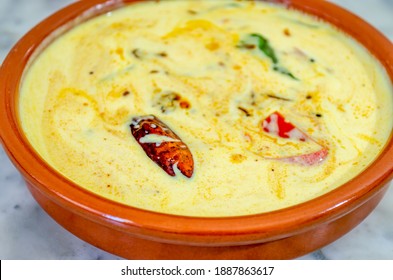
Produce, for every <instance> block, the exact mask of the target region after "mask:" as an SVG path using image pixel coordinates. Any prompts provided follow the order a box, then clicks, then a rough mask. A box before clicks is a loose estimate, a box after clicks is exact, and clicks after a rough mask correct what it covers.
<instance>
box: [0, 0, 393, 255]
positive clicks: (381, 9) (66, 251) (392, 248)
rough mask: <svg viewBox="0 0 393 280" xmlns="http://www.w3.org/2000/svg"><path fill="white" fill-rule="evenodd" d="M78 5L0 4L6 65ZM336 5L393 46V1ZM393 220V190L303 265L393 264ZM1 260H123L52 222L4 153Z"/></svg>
mask: <svg viewBox="0 0 393 280" xmlns="http://www.w3.org/2000/svg"><path fill="white" fill-rule="evenodd" d="M72 2H73V1H72V0H34V1H31V0H0V63H1V62H2V61H3V59H4V58H5V56H6V54H7V53H8V51H9V50H10V48H11V47H12V46H13V45H14V44H15V43H16V41H17V40H18V39H19V38H20V37H21V36H22V35H23V34H24V33H26V32H27V31H28V30H29V29H30V28H31V27H33V26H34V25H35V24H37V23H38V22H39V21H40V20H42V19H43V18H44V17H46V16H47V15H49V14H50V13H52V12H54V11H56V10H58V9H60V8H61V7H63V6H65V5H68V4H70V3H72ZM331 2H335V3H337V4H339V5H341V6H343V7H347V9H349V10H351V11H353V12H354V13H356V14H358V15H360V16H361V17H363V18H364V19H366V20H367V21H368V22H370V23H371V24H373V25H374V26H375V27H376V28H378V29H379V30H380V31H381V32H383V33H384V34H385V35H386V36H387V37H389V38H390V39H391V40H393V0H332V1H331ZM0 121H2V120H0ZM392 160H393V159H392ZM392 186H393V185H392ZM392 217H393V188H392V187H391V188H390V190H389V191H388V193H387V195H386V196H385V197H384V199H383V201H382V202H381V203H380V204H379V206H378V207H377V208H376V209H375V211H374V212H373V213H372V214H370V216H369V217H367V219H366V220H365V221H364V222H362V223H361V224H360V225H359V226H358V227H356V228H355V229H354V230H352V231H351V232H350V233H348V234H347V235H345V236H344V237H342V238H340V239H339V240H337V241H336V242H334V243H332V244H330V245H328V246H326V247H324V248H322V249H321V250H318V251H316V252H313V253H311V254H308V255H306V256H304V257H301V258H300V259H303V260H325V259H355V260H356V259H393V222H392ZM0 259H119V258H118V257H116V256H113V255H111V254H108V253H106V252H104V251H102V250H100V249H97V248H95V247H93V246H91V245H90V244H87V243H86V242H84V241H82V240H80V239H78V238H77V237H75V236H74V235H72V234H71V233H69V232H68V231H66V230H65V229H63V228H62V227H61V226H59V225H58V224H57V223H56V222H55V221H54V220H53V219H52V218H50V217H49V216H48V215H47V214H46V213H45V212H44V211H43V210H42V209H41V208H40V207H39V206H38V204H37V203H36V202H35V200H34V199H33V198H32V196H31V195H30V193H29V192H28V190H27V188H26V187H25V185H24V183H23V180H22V178H21V177H20V175H19V174H18V172H17V171H16V169H15V168H14V166H13V165H12V164H11V162H10V161H9V159H8V158H7V156H6V155H5V153H4V150H3V148H2V147H0Z"/></svg>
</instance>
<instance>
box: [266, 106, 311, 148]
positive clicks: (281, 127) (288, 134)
mask: <svg viewBox="0 0 393 280" xmlns="http://www.w3.org/2000/svg"><path fill="white" fill-rule="evenodd" d="M262 127H263V130H264V131H265V132H268V133H270V134H274V135H276V136H279V137H281V138H290V139H294V140H300V141H306V140H307V138H308V136H307V135H306V134H304V133H303V132H302V131H301V130H300V129H298V128H296V126H294V125H293V124H292V123H290V122H287V121H286V120H285V118H284V117H283V116H282V115H281V114H280V113H279V112H274V113H272V114H271V115H269V116H268V117H267V118H266V119H265V120H264V121H263V123H262Z"/></svg>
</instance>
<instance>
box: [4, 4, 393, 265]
mask: <svg viewBox="0 0 393 280" xmlns="http://www.w3.org/2000/svg"><path fill="white" fill-rule="evenodd" d="M124 2H133V1H131V0H129V1H125V0H123V1H121V0H107V1H106V0H92V1H78V2H75V3H74V4H72V5H70V6H68V7H66V8H65V9H63V10H61V11H59V12H57V13H55V14H54V15H52V16H50V17H49V18H47V19H45V20H44V21H43V22H41V23H40V24H38V25H37V26H36V27H34V28H33V29H32V30H31V31H30V32H29V33H27V34H26V35H25V36H24V37H23V38H22V39H21V40H20V41H19V42H18V43H17V44H16V45H15V47H14V48H13V49H12V50H11V52H10V54H9V55H8V57H7V58H6V59H5V61H4V63H3V65H2V68H1V70H0V119H1V122H0V133H1V141H2V144H3V146H4V148H5V150H6V152H7V154H8V156H9V157H10V159H11V160H12V162H13V163H14V164H15V166H16V167H17V169H18V170H19V171H20V173H21V174H22V176H23V178H24V179H25V181H26V184H27V186H28V188H29V190H30V192H31V193H32V195H33V196H34V198H35V199H36V200H37V202H38V203H39V204H40V205H41V206H42V208H43V209H45V211H46V212H48V213H49V215H50V216H52V217H53V219H55V220H56V221H57V222H58V223H59V224H61V225H62V226H63V227H65V228H66V229H67V230H69V231H70V232H72V233H73V234H75V235H76V236H78V237H80V238H81V239H83V240H85V241H87V242H89V243H91V244H93V245H95V246H97V247H99V248H102V249H104V250H106V251H109V252H111V253H113V254H116V255H119V256H122V257H124V258H130V259H174V258H176V259H291V258H295V257H299V256H301V255H304V254H307V253H309V252H312V251H314V250H316V249H318V248H320V247H322V246H325V245H327V244H329V243H331V242H333V241H334V240H336V239H338V238H339V237H340V236H342V235H344V234H345V233H347V232H348V231H350V230H351V229H352V228H354V227H355V226H356V225H358V224H359V223H360V222H361V221H362V220H363V219H364V218H365V217H366V216H367V215H368V214H369V213H370V212H371V211H372V210H373V209H374V208H375V207H376V205H377V204H378V203H379V201H380V200H381V199H382V197H383V195H384V193H385V192H386V190H387V188H388V183H389V181H390V180H391V179H392V176H393V160H392V158H393V140H392V137H391V138H390V142H389V143H388V144H387V145H386V147H385V148H384V150H383V152H382V153H381V154H380V156H379V157H378V158H377V159H376V160H375V162H374V163H373V164H372V165H370V166H369V167H368V168H367V169H366V170H365V171H364V172H362V173H361V174H360V175H358V176H357V177H356V178H354V179H353V180H351V181H350V182H348V183H346V184H344V185H342V186H340V187H339V188H337V189H335V190H334V191H331V192H329V193H327V194H325V195H323V196H320V197H318V198H316V199H313V200H310V201H308V202H305V203H302V204H299V205H296V206H293V207H290V208H286V209H282V210H278V211H274V212H269V213H264V214H258V215H250V216H239V217H231V218H191V217H183V216H175V215H166V214H161V213H155V212H149V211H144V210H141V209H137V208H133V207H129V206H125V205H122V204H119V203H116V202H113V201H110V200H107V199H104V198H102V197H99V196H97V195H95V194H93V193H91V192H89V191H86V190H84V189H83V188H81V187H79V186H77V185H75V184H73V183H72V182H70V181H69V180H67V179H66V178H64V177H63V176H61V175H60V174H58V173H57V172H55V171H54V170H53V169H52V168H51V166H48V164H47V163H46V162H45V161H43V160H42V159H41V158H40V157H39V156H38V155H37V153H36V152H35V151H34V149H33V148H32V146H30V144H29V142H28V141H27V139H26V138H25V136H24V135H23V132H22V130H21V127H20V124H19V119H18V110H17V103H18V91H19V85H20V82H21V78H22V76H23V72H24V70H25V69H26V67H28V62H29V61H31V60H32V59H33V58H32V57H34V55H35V54H37V53H39V52H40V50H41V49H42V48H43V47H44V46H45V45H47V44H48V43H50V42H51V40H53V39H54V38H55V37H56V36H58V35H59V34H61V33H62V32H64V31H65V30H67V29H69V28H71V27H72V26H74V25H76V24H78V23H79V22H81V21H83V20H86V19H87V18H90V17H93V16H95V15H98V14H102V13H105V12H107V11H109V10H111V9H114V8H116V7H119V6H121V5H123V4H124ZM277 2H284V3H285V4H287V5H288V6H289V7H292V8H295V9H299V10H302V11H304V12H306V13H310V14H313V15H316V16H318V17H320V18H322V19H324V20H327V21H329V22H331V23H332V24H334V25H336V26H337V27H339V28H340V29H342V30H343V31H345V32H346V33H348V34H349V35H351V36H353V37H354V38H356V39H357V40H358V41H359V42H360V43H361V44H363V45H364V46H365V47H366V48H368V49H369V50H370V51H371V53H373V54H374V55H375V56H376V57H377V59H379V60H380V61H381V63H382V64H383V65H384V67H385V68H386V70H387V72H388V74H389V76H390V77H391V79H392V80H393V46H392V44H391V43H390V42H389V40H387V39H386V38H385V37H384V36H383V35H381V34H380V33H379V32H378V31H377V30H375V29H374V28H373V27H371V26H370V25H368V24H367V23H366V22H364V21H363V20H362V19H360V18H358V17H357V16H355V15H353V14H351V13H349V12H348V11H345V10H343V9H341V8H339V7H337V6H335V5H333V4H331V3H329V2H326V1H315V0H279V1H277Z"/></svg>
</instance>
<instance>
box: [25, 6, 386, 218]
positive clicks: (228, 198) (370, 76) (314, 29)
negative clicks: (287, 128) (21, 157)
mask: <svg viewBox="0 0 393 280" xmlns="http://www.w3.org/2000/svg"><path fill="white" fill-rule="evenodd" d="M251 34H257V35H258V36H263V38H265V39H267V40H268V46H269V47H270V48H271V49H272V50H273V51H274V54H275V59H276V60H278V61H276V62H275V61H274V60H275V59H274V58H273V57H272V56H271V55H270V56H269V55H268V54H266V53H264V52H263V51H261V49H260V48H259V45H258V43H259V42H258V38H260V37H258V36H254V37H253V36H251ZM392 92H393V90H392V86H391V82H390V81H389V79H388V77H387V75H386V73H385V72H384V70H383V69H382V67H381V66H380V65H379V64H378V63H377V62H376V61H375V60H374V59H373V57H372V56H371V55H369V54H368V53H367V52H366V51H365V50H364V49H363V48H362V47H361V46H359V45H358V44H357V43H355V42H354V41H353V40H351V39H350V38H348V37H347V36H345V35H343V34H342V33H340V32H339V31H337V30H336V29H335V28H333V27H331V26H330V25H328V24H326V23H323V22H321V21H318V20H316V19H314V18H312V17H309V16H306V15H303V14H301V13H298V12H295V11H288V10H286V9H284V8H282V7H280V6H276V5H272V4H267V3H254V2H249V1H247V2H245V1H240V2H239V1H221V0H217V1H210V0H209V1H159V2H157V1H153V2H148V3H140V4H135V5H131V6H127V7H124V8H121V9H118V10H116V11H113V12H110V13H107V14H105V15H102V16H99V17H97V18H94V19H92V20H89V21H87V22H85V23H83V24H80V25H78V26H77V27H75V28H73V29H72V30H70V31H69V32H67V33H66V34H64V35H62V36H60V37H59V38H58V39H56V40H55V41H54V42H53V43H52V44H51V45H50V46H49V47H47V48H46V49H45V50H44V51H43V52H42V53H41V54H40V55H39V56H38V58H37V59H36V60H35V61H34V63H33V64H32V66H31V67H30V69H29V70H28V72H27V73H26V75H25V78H24V81H23V84H22V87H21V94H20V118H21V123H22V126H23V129H24V131H25V133H26V135H27V137H28V139H29V140H30V142H31V143H32V145H33V146H34V147H35V149H36V150H37V151H38V153H39V154H40V155H41V156H42V157H43V158H44V159H45V160H46V161H47V162H48V163H49V164H50V165H51V166H53V167H54V168H55V169H57V170H58V171H59V172H61V173H62V174H64V176H66V177H68V178H69V179H71V180H72V181H74V182H76V183H77V184H79V185H80V186H82V187H84V188H86V189H88V190H90V191H92V192H95V193H98V194H100V195H102V196H104V197H106V198H109V199H112V200H116V201H119V202H121V203H124V204H128V205H132V206H136V207H139V208H143V209H149V210H154V211H158V212H165V213H174V214H181V215H191V216H233V215H244V214H252V213H261V212H266V211H271V210H275V209H280V208H283V207H287V206H290V205H294V204H298V203H301V202H304V201H307V200H309V199H312V198H314V197H317V196H320V195H322V194H324V193H326V192H328V191H330V190H332V189H334V188H336V187H337V186H339V185H340V184H342V183H344V182H347V181H348V180H350V179H351V178H353V177H354V176H356V175H357V174H358V173H360V172H361V171H362V170H364V169H365V167H367V166H368V165H369V164H370V163H371V162H372V161H373V160H374V159H375V158H376V157H377V155H378V154H379V152H380V151H381V149H382V148H383V147H384V145H385V143H386V141H387V139H388V138H389V135H390V133H391V131H392V120H393V113H392V103H393V101H392ZM274 112H279V113H280V114H282V115H283V116H284V117H285V119H286V120H287V121H288V122H291V123H292V124H294V125H296V127H297V128H298V129H299V130H300V131H302V132H303V133H304V134H306V135H307V136H308V137H309V139H311V141H299V140H298V139H294V138H288V139H285V138H281V137H278V136H277V135H273V134H271V133H267V132H266V131H264V130H263V128H262V126H263V121H264V120H265V119H266V118H267V117H268V116H269V115H271V114H272V113H274ZM150 114H152V115H155V116H156V117H157V118H159V119H160V120H161V121H162V122H164V123H165V124H166V125H168V127H170V128H171V129H172V130H173V131H174V132H175V133H176V134H177V135H178V136H179V137H180V138H181V139H182V141H183V142H184V143H185V144H187V146H188V148H189V150H190V151H191V153H192V156H193V159H194V163H195V167H194V172H193V175H192V177H191V178H187V177H185V176H183V175H182V174H179V173H177V175H176V176H169V175H168V174H167V173H165V172H164V171H163V170H162V169H161V168H160V167H159V166H158V165H157V164H156V163H155V162H153V161H152V160H151V159H150V158H148V157H147V156H146V154H145V152H144V151H143V149H142V148H141V146H140V145H139V143H138V142H137V141H136V140H135V139H134V138H133V136H132V134H131V132H130V123H131V122H132V119H133V118H134V117H138V116H144V115H150ZM153 138H154V137H153ZM153 138H152V139H153ZM162 139H164V138H162ZM148 140H149V141H152V140H151V139H148ZM164 140H165V139H164ZM164 140H162V141H164ZM145 141H147V140H146V139H145ZM157 145H159V143H158V144H157ZM321 147H323V148H324V149H326V150H327V151H328V154H327V157H326V158H325V159H324V160H321V162H317V163H315V164H312V165H304V164H298V163H296V162H288V161H284V160H282V159H283V158H288V157H293V156H299V155H302V154H307V153H312V152H315V151H318V150H319V149H321Z"/></svg>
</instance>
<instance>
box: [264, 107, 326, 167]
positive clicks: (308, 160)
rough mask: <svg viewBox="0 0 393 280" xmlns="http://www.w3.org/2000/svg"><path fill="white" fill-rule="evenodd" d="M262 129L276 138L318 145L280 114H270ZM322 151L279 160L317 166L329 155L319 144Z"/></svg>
mask: <svg viewBox="0 0 393 280" xmlns="http://www.w3.org/2000/svg"><path fill="white" fill-rule="evenodd" d="M262 128H263V130H264V131H265V132H267V133H270V134H273V135H275V136H278V137H281V138H285V139H290V140H297V141H302V142H305V141H308V140H310V141H313V142H315V143H317V142H316V141H315V140H314V139H312V138H311V137H309V136H308V135H307V134H305V133H304V132H303V131H301V130H300V129H298V128H297V127H296V126H295V125H293V124H292V123H290V122H288V121H286V120H285V118H284V116H283V115H282V114H280V113H279V112H274V113H272V114H270V115H269V116H268V117H267V118H266V119H265V120H264V121H263V123H262ZM317 144H318V145H319V146H320V147H321V149H320V150H317V151H314V152H311V153H308V154H302V155H296V156H292V157H283V158H279V159H280V160H284V161H287V162H292V163H298V164H301V165H308V166H310V165H315V164H318V163H320V162H322V161H324V160H325V158H326V157H327V156H328V154H329V150H328V149H327V148H326V147H324V146H322V145H320V144H319V143H317Z"/></svg>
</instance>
